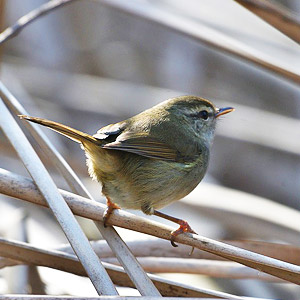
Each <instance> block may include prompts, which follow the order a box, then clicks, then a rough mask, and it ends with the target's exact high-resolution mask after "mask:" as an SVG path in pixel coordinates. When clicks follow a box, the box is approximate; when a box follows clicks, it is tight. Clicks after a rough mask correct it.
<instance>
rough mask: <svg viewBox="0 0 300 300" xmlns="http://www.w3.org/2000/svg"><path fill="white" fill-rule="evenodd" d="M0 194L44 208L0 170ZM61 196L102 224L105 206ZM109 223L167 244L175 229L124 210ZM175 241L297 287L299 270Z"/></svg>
mask: <svg viewBox="0 0 300 300" xmlns="http://www.w3.org/2000/svg"><path fill="white" fill-rule="evenodd" d="M0 192H1V193H3V194H6V195H8V196H12V197H15V198H18V199H22V200H26V201H30V202H32V203H36V204H38V205H42V206H46V203H45V202H44V200H43V198H42V196H41V194H40V192H39V191H38V189H37V188H36V186H35V185H34V184H33V182H32V181H31V180H30V179H28V178H24V177H21V176H18V175H15V174H12V173H11V172H8V171H5V170H0ZM60 192H61V194H62V196H63V197H64V199H65V200H66V202H67V203H68V205H69V206H70V208H71V210H72V211H73V212H74V213H75V214H77V215H79V216H82V217H86V218H89V219H92V220H95V221H102V218H103V213H104V210H105V208H106V206H105V205H103V204H101V203H96V202H92V201H90V200H87V199H85V198H83V197H80V196H77V195H74V194H72V193H69V192H66V191H63V190H60ZM108 223H109V224H110V225H116V226H119V227H123V228H127V229H131V230H134V231H138V232H142V233H146V234H149V235H153V236H156V237H160V238H163V239H168V240H169V239H170V237H171V232H172V230H173V229H174V228H172V227H169V226H166V225H163V224H160V223H158V222H154V221H150V220H148V219H145V218H142V217H138V216H135V215H133V214H130V213H128V212H126V211H123V210H115V211H114V212H113V214H112V216H111V218H110V219H109V222H108ZM175 241H176V242H178V243H182V244H186V245H190V246H192V247H195V248H198V249H201V250H204V251H207V252H210V253H213V254H216V255H218V256H221V257H223V258H226V259H229V260H232V261H236V262H239V263H241V264H243V265H245V266H248V267H251V268H254V269H257V270H259V271H262V272H265V273H268V274H270V275H273V276H276V277H278V278H281V279H284V280H287V281H290V282H293V283H296V284H300V267H299V266H296V265H293V264H290V263H285V262H282V261H280V260H277V259H273V258H269V257H266V256H263V255H260V254H257V253H254V252H250V251H247V250H244V249H240V248H237V247H234V246H231V245H228V244H225V243H222V242H218V241H215V240H212V239H208V238H205V237H202V236H199V235H196V234H180V235H178V236H177V237H176V240H175Z"/></svg>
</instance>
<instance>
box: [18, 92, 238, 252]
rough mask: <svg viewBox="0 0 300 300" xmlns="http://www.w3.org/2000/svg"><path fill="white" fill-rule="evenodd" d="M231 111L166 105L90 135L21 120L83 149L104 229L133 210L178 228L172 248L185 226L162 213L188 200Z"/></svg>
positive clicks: (189, 99)
mask: <svg viewBox="0 0 300 300" xmlns="http://www.w3.org/2000/svg"><path fill="white" fill-rule="evenodd" d="M233 110H234V109H233V108H232V107H225V108H216V107H215V106H214V104H212V103H211V102H210V101H208V100H206V99H203V98H200V97H196V96H181V97H176V98H172V99H169V100H166V101H164V102H162V103H160V104H158V105H156V106H154V107H152V108H150V109H147V110H145V111H143V112H141V113H140V114H138V115H135V116H133V117H131V118H129V119H127V120H125V121H121V122H119V123H116V124H111V125H107V126H105V127H103V128H101V129H99V130H98V131H97V133H96V134H95V135H93V136H92V135H89V134H87V133H83V132H81V131H79V130H76V129H73V128H71V127H68V126H65V125H63V124H60V123H57V122H53V121H49V120H46V119H41V118H36V117H30V116H25V115H20V116H19V117H20V118H21V119H26V120H28V121H31V122H35V123H38V124H41V125H43V126H46V127H49V128H51V129H53V130H54V131H57V132H59V133H61V134H63V135H65V136H67V137H68V138H70V139H72V140H74V141H75V142H78V143H80V144H81V145H82V148H83V149H84V151H85V154H86V157H87V167H88V172H89V174H90V176H91V177H92V178H93V179H95V180H97V181H98V182H100V183H101V184H102V193H103V195H104V196H105V197H106V199H107V209H106V211H105V213H104V216H103V218H104V224H106V223H107V221H108V219H109V216H110V215H111V213H112V211H113V210H114V209H119V208H125V209H137V210H141V211H142V212H143V213H145V214H147V215H153V214H154V215H156V216H159V217H162V218H165V219H167V220H170V221H172V222H175V223H177V224H179V225H180V227H179V228H178V229H177V230H174V231H173V232H172V233H171V243H172V245H173V246H175V247H176V246H177V245H176V244H175V242H174V239H175V237H176V236H177V235H178V234H180V233H184V232H190V233H195V232H194V231H193V230H192V228H191V227H190V226H189V224H188V223H187V222H186V221H184V220H182V219H178V218H175V217H172V216H169V215H166V214H164V213H162V212H160V211H158V210H157V209H160V208H162V207H164V206H166V205H168V204H170V203H172V202H174V201H177V200H179V199H181V198H183V197H185V196H186V195H188V194H189V193H190V192H191V191H192V190H193V189H194V188H195V187H196V186H197V185H198V184H199V182H200V181H201V180H202V178H203V177H204V175H205V173H206V170H207V167H208V161H209V153H210V148H211V145H212V142H213V138H214V132H215V127H216V120H217V118H218V117H219V116H221V115H224V114H227V113H229V112H231V111H233Z"/></svg>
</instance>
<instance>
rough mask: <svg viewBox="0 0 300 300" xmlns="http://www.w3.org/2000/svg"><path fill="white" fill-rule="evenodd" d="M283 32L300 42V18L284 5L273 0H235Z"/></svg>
mask: <svg viewBox="0 0 300 300" xmlns="http://www.w3.org/2000/svg"><path fill="white" fill-rule="evenodd" d="M235 1H236V2H237V3H239V4H240V5H242V6H244V7H245V8H247V9H248V10H250V11H251V12H253V13H254V14H256V15H257V16H259V17H260V18H262V19H263V20H265V21H266V22H268V23H269V24H271V25H272V26H274V27H275V28H277V29H278V30H280V31H281V32H282V33H284V34H285V35H287V36H288V37H290V38H291V39H293V40H294V41H296V42H298V43H300V22H299V20H300V18H299V16H297V15H296V14H294V13H293V12H291V11H290V10H288V9H287V8H285V7H284V6H282V5H280V4H278V3H276V4H275V3H273V2H271V1H261V0H235Z"/></svg>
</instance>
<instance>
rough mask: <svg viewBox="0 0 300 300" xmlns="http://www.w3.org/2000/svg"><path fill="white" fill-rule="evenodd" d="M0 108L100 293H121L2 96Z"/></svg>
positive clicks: (3, 123) (10, 135)
mask: <svg viewBox="0 0 300 300" xmlns="http://www.w3.org/2000/svg"><path fill="white" fill-rule="evenodd" d="M0 112H1V118H0V127H1V129H2V130H3V132H4V134H5V135H6V137H7V138H8V140H9V141H10V143H11V144H12V145H13V147H14V149H15V150H16V152H17V153H18V155H19V157H20V158H21V160H22V162H23V164H24V166H25V167H26V169H27V170H28V172H29V173H30V175H31V176H32V178H33V179H34V181H35V183H36V184H37V186H38V188H39V190H40V192H41V194H42V195H43V196H42V198H43V199H45V200H46V201H47V203H48V205H49V207H50V208H51V210H52V212H53V214H54V216H55V217H56V219H57V221H58V222H59V224H60V226H61V228H62V229H63V231H64V233H65V235H66V237H67V238H68V240H69V242H70V244H71V245H72V247H73V249H74V251H75V253H76V255H78V258H79V259H80V261H81V263H82V264H83V266H84V268H85V270H86V272H87V273H88V275H89V278H90V279H91V281H92V283H93V285H94V287H95V289H96V290H97V292H98V293H99V294H106V295H118V293H117V291H116V288H115V286H114V285H113V283H112V281H111V279H110V278H109V276H108V274H107V273H106V271H105V269H104V267H103V266H102V265H101V262H100V260H99V258H98V257H97V255H96V254H95V252H94V251H93V249H92V247H91V245H90V244H89V241H88V239H87V237H86V236H85V235H84V233H83V231H82V230H81V228H80V226H79V224H78V222H77V221H76V219H75V217H74V215H73V214H72V212H71V210H70V209H69V207H68V205H67V204H66V202H65V201H64V199H63V198H62V196H61V195H60V194H59V192H58V190H57V187H56V185H55V183H54V182H53V180H52V178H51V177H50V175H49V173H48V172H47V170H46V168H45V167H44V165H43V164H42V162H41V161H40V159H39V157H38V156H37V154H36V153H35V151H34V150H33V148H32V146H31V145H30V143H29V142H28V140H27V138H26V137H25V135H24V133H23V132H22V130H21V129H20V127H19V126H18V124H17V123H16V121H15V119H14V118H13V117H12V115H11V114H10V112H9V110H8V109H7V107H6V106H5V104H4V103H3V101H2V99H1V98H0ZM41 194H40V195H41Z"/></svg>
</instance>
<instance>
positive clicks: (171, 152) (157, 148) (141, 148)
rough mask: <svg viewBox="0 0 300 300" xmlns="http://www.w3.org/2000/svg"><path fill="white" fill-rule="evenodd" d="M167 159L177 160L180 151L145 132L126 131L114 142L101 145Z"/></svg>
mask: <svg viewBox="0 0 300 300" xmlns="http://www.w3.org/2000/svg"><path fill="white" fill-rule="evenodd" d="M101 147H102V148H104V149H113V150H120V151H125V152H130V153H135V154H138V155H141V156H145V157H149V158H154V159H160V160H165V161H174V162H176V161H177V158H178V151H177V150H175V149H173V148H172V147H171V146H169V145H168V144H166V143H164V142H163V141H160V140H158V139H157V138H155V137H149V135H147V134H143V133H133V132H130V131H129V132H128V131H127V132H124V133H122V134H120V135H119V136H118V137H117V139H116V140H115V141H113V142H110V143H107V144H105V145H103V146H101Z"/></svg>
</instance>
